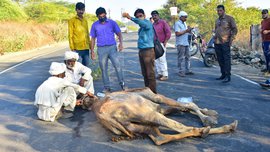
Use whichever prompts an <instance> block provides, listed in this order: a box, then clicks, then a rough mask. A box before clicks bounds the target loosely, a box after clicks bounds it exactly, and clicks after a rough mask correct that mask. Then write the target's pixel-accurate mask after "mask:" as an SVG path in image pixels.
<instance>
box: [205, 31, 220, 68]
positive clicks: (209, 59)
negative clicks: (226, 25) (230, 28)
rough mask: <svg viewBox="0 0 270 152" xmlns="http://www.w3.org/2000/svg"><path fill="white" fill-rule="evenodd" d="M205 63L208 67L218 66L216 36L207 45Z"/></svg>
mask: <svg viewBox="0 0 270 152" xmlns="http://www.w3.org/2000/svg"><path fill="white" fill-rule="evenodd" d="M203 63H204V65H205V66H207V67H212V66H213V65H215V64H217V55H216V51H215V43H214V34H213V35H212V37H211V39H210V40H209V42H208V43H207V47H206V51H205V52H204V58H203Z"/></svg>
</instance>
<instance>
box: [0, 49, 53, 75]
mask: <svg viewBox="0 0 270 152" xmlns="http://www.w3.org/2000/svg"><path fill="white" fill-rule="evenodd" d="M57 51H58V50H57ZM54 52H56V51H52V52H49V53H44V54H40V55H38V56H35V57H32V58H30V59H27V60H25V61H23V62H21V63H18V64H16V65H14V66H12V67H9V68H7V69H5V70H3V71H1V72H0V75H1V74H3V73H5V72H8V71H9V70H12V69H14V68H16V67H18V66H20V65H22V64H24V63H27V62H29V61H32V60H34V59H36V58H39V57H42V56H45V55H48V54H51V53H54Z"/></svg>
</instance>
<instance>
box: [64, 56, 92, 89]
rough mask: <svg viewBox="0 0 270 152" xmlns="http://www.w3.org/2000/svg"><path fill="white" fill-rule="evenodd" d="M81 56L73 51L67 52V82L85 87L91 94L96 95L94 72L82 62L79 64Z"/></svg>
mask: <svg viewBox="0 0 270 152" xmlns="http://www.w3.org/2000/svg"><path fill="white" fill-rule="evenodd" d="M78 59H79V55H78V53H76V52H73V51H66V52H65V60H64V62H65V65H66V73H65V75H66V76H65V78H64V79H65V80H68V81H69V82H71V83H75V84H78V85H80V86H81V87H84V88H86V89H87V91H89V92H90V93H92V94H94V93H95V91H94V83H93V77H92V75H91V73H92V70H91V69H90V68H88V67H86V66H84V65H82V64H81V63H80V62H78Z"/></svg>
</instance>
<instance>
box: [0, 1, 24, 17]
mask: <svg viewBox="0 0 270 152" xmlns="http://www.w3.org/2000/svg"><path fill="white" fill-rule="evenodd" d="M27 18H28V17H27V15H26V13H25V12H24V10H23V9H22V8H21V7H20V6H19V5H18V4H17V3H14V2H12V1H10V0H1V1H0V21H19V20H26V19H27Z"/></svg>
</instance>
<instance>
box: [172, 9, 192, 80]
mask: <svg viewBox="0 0 270 152" xmlns="http://www.w3.org/2000/svg"><path fill="white" fill-rule="evenodd" d="M187 18H188V14H187V13H186V12H184V11H180V13H179V21H177V22H176V23H175V25H174V28H175V36H176V46H177V52H178V68H179V76H180V77H185V76H186V75H193V74H194V73H193V72H192V71H191V69H190V53H189V42H188V36H189V34H190V32H191V30H192V28H191V27H189V26H187V24H186V21H187Z"/></svg>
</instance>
